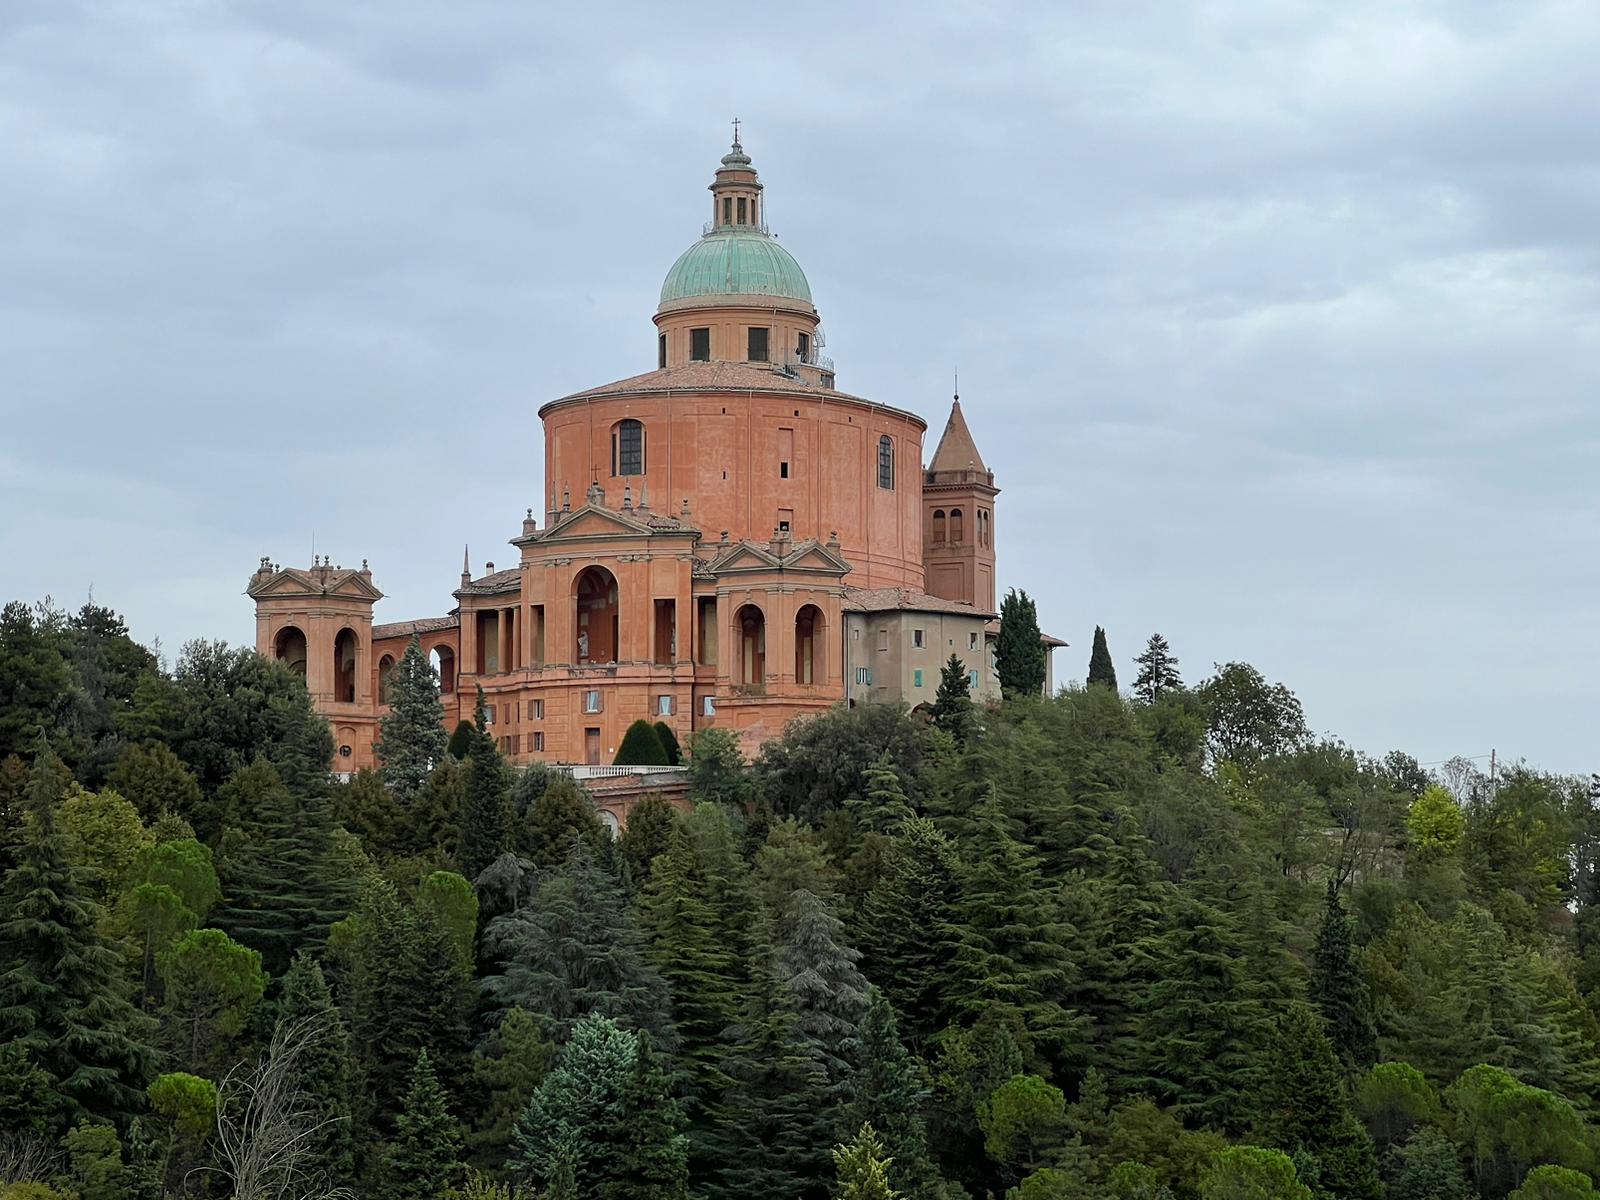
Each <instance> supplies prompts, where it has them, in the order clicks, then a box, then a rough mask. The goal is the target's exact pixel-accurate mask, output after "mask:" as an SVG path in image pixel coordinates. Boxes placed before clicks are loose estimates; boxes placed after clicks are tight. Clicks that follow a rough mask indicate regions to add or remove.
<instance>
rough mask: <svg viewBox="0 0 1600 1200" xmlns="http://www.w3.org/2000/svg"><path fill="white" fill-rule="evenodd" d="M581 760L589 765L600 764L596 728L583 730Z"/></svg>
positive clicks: (598, 733)
mask: <svg viewBox="0 0 1600 1200" xmlns="http://www.w3.org/2000/svg"><path fill="white" fill-rule="evenodd" d="M583 761H584V762H586V763H588V764H589V766H591V767H598V766H599V765H600V731H599V730H598V729H585V730H584V731H583Z"/></svg>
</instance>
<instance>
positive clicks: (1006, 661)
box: [994, 589, 1049, 698]
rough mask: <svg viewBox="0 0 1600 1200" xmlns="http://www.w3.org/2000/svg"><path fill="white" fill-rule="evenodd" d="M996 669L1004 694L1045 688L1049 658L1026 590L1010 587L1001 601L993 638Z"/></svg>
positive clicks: (1031, 693) (1023, 693)
mask: <svg viewBox="0 0 1600 1200" xmlns="http://www.w3.org/2000/svg"><path fill="white" fill-rule="evenodd" d="M994 656H995V670H996V671H997V672H998V673H999V675H1000V692H1001V694H1002V695H1004V696H1006V697H1007V698H1011V697H1024V696H1037V695H1039V694H1040V693H1042V692H1043V691H1044V681H1045V673H1046V671H1045V669H1046V666H1047V664H1048V661H1049V660H1048V658H1047V657H1046V652H1045V648H1044V642H1043V640H1042V635H1041V634H1040V632H1039V614H1038V610H1037V609H1036V608H1035V607H1034V603H1033V601H1032V600H1031V599H1029V597H1028V593H1027V592H1019V591H1017V590H1015V589H1012V590H1010V591H1008V592H1006V597H1005V599H1004V600H1002V601H1001V602H1000V633H999V635H998V636H997V637H996V638H995V646H994Z"/></svg>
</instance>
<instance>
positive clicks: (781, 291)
mask: <svg viewBox="0 0 1600 1200" xmlns="http://www.w3.org/2000/svg"><path fill="white" fill-rule="evenodd" d="M740 203H743V201H740ZM701 296H775V297H780V298H782V299H785V300H803V301H805V303H807V304H810V303H811V287H810V285H808V284H807V283H806V275H805V272H804V271H802V270H801V269H800V264H799V263H797V262H795V260H794V256H793V255H791V254H790V253H789V252H788V251H787V250H785V249H784V248H783V247H782V246H780V245H778V243H777V241H776V239H774V238H772V237H770V236H768V235H767V234H764V233H761V232H760V231H759V230H757V229H755V228H753V227H743V228H741V227H739V226H727V225H724V226H721V227H719V228H718V229H716V230H714V231H713V232H711V233H708V234H706V235H705V237H703V238H701V239H700V240H699V241H698V242H696V243H695V244H694V245H692V246H690V247H689V248H688V249H687V250H685V251H684V252H683V254H682V255H681V256H679V258H678V261H677V262H675V263H673V264H672V270H670V271H668V272H667V281H666V282H665V283H663V284H662V285H661V303H662V304H663V305H666V304H674V303H676V302H678V301H680V300H693V299H696V298H698V297H701Z"/></svg>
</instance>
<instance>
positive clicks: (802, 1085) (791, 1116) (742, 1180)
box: [703, 985, 839, 1200]
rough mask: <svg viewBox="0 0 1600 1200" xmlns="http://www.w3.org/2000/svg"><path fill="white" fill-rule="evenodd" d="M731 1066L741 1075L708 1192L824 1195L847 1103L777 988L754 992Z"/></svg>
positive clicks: (732, 1199) (729, 1096) (739, 1196)
mask: <svg viewBox="0 0 1600 1200" xmlns="http://www.w3.org/2000/svg"><path fill="white" fill-rule="evenodd" d="M769 987H770V985H769ZM728 1070H729V1074H730V1075H731V1076H732V1077H733V1080H734V1083H733V1086H732V1087H731V1088H730V1089H729V1090H728V1092H727V1093H726V1095H725V1096H724V1098H723V1102H722V1104H721V1105H720V1106H719V1109H718V1134H719V1153H718V1154H717V1156H716V1158H717V1162H718V1164H719V1165H720V1167H721V1169H720V1171H718V1172H717V1173H716V1174H715V1175H714V1176H712V1177H710V1178H708V1179H706V1180H704V1181H703V1186H704V1190H705V1192H706V1194H707V1195H708V1196H709V1197H710V1198H711V1200H744V1198H745V1197H750V1196H784V1197H794V1198H797V1200H823V1197H825V1196H826V1195H827V1179H828V1175H829V1172H828V1157H829V1156H828V1146H830V1145H831V1144H832V1142H833V1139H832V1138H830V1136H829V1131H830V1129H831V1128H832V1127H833V1126H834V1125H835V1123H836V1121H837V1118H838V1116H839V1110H838V1108H837V1106H836V1105H834V1104H832V1103H830V1099H829V1087H828V1075H827V1072H826V1070H824V1069H823V1066H822V1063H821V1061H820V1060H819V1056H818V1054H817V1049H816V1045H815V1043H814V1042H812V1041H811V1039H809V1038H807V1037H805V1036H803V1035H802V1034H801V1033H800V1031H799V1029H798V1028H797V1027H796V1021H795V1017H794V1014H793V1013H791V1012H788V1011H786V1010H785V1009H784V1008H783V1007H782V1006H781V1005H780V1004H779V1003H778V1000H777V997H776V996H775V995H774V994H773V993H772V992H771V991H770V990H769V991H766V992H764V993H760V994H758V995H757V996H756V997H755V998H754V999H752V1001H751V1003H750V1006H749V1009H748V1010H747V1012H746V1014H745V1016H744V1019H743V1021H742V1022H741V1025H740V1036H739V1039H738V1043H737V1045H736V1047H735V1049H734V1052H733V1054H732V1056H731V1058H730V1059H729V1064H728Z"/></svg>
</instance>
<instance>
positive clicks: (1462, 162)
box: [0, 0, 1600, 772]
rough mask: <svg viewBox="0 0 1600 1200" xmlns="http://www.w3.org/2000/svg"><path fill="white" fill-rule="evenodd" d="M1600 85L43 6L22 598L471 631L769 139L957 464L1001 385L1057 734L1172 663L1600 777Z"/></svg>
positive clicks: (853, 323) (7, 423)
mask: <svg viewBox="0 0 1600 1200" xmlns="http://www.w3.org/2000/svg"><path fill="white" fill-rule="evenodd" d="M869 8H870V9H871V12H870V13H868V14H867V15H863V12H862V11H861V10H863V9H869ZM741 11H742V13H743V15H735V14H737V13H740V12H741ZM1597 62H1600V5H1597V4H1595V3H1593V2H1592V0H1575V2H1572V3H1544V2H1541V0H1518V2H1517V3H1493V4H1489V3H1483V4H1478V3H1470V2H1467V0H1456V2H1454V3H1409V4H1408V3H1398V2H1396V0H1380V2H1373V3H1367V2H1363V0H1353V2H1347V3H1344V4H1340V5H1329V4H1325V3H1291V2H1287V0H1241V2H1238V3H1229V2H1217V3H1195V4H1183V3H1178V2H1176V0H1159V2H1150V3H1138V2H1130V0H1106V2H1105V3H1085V2H1080V3H1070V4H1064V3H1041V4H1037V5H1023V4H1015V5H1010V4H976V3H974V4H956V3H941V4H920V3H919V4H910V3H906V4H903V5H900V6H890V5H872V6H866V5H857V4H843V5H833V4H827V3H821V4H812V5H808V6H798V7H796V6H789V7H770V6H769V7H766V8H762V7H760V6H757V7H755V8H749V7H748V6H746V8H745V9H743V10H739V9H737V8H733V9H730V8H728V7H727V6H725V5H724V6H711V7H709V8H696V7H690V6H682V5H665V4H659V3H649V4H639V5H625V4H616V3H612V4H606V5H583V4H579V5H556V4H527V3H509V2H500V3H475V2H468V0H450V2H449V3H446V2H444V0H428V2H422V0H370V2H368V3H350V2H340V3H330V2H329V0H261V2H260V3H253V4H243V3H233V4H229V3H222V2H219V0H186V2H185V0H170V2H165V3H154V2H150V3H116V2H114V0H97V2H94V3H72V2H69V0H5V3H4V4H0V418H3V420H0V500H3V502H4V519H3V521H0V593H3V594H4V597H5V598H10V597H20V598H25V599H36V598H38V597H41V596H43V595H45V594H46V593H48V594H50V595H53V596H54V597H55V598H56V600H57V601H58V602H60V603H63V604H67V605H70V606H76V605H77V604H79V603H81V602H82V601H83V599H84V598H85V597H86V596H87V594H88V593H89V591H90V589H91V587H92V588H93V592H94V597H95V599H96V600H97V601H99V602H100V603H103V604H108V605H111V606H113V607H115V608H117V609H119V610H121V611H122V612H123V613H125V614H126V616H127V618H128V620H129V622H130V623H131V625H132V628H133V632H134V634H135V635H136V636H137V637H139V638H140V639H141V640H144V641H147V642H148V641H153V640H155V639H158V638H159V639H160V642H161V644H162V646H163V648H164V650H165V651H166V652H167V653H168V654H169V655H170V654H171V653H174V652H175V651H176V650H177V648H178V647H179V646H180V645H181V644H182V642H184V641H185V640H187V639H189V638H191V637H196V636H205V637H217V638H225V639H227V640H229V641H233V642H241V641H242V642H246V643H248V642H250V641H251V640H252V639H253V636H254V628H253V619H252V610H251V606H250V603H249V601H248V600H247V599H246V598H245V597H244V596H243V594H242V593H243V590H244V585H245V582H246V579H247V577H248V576H249V574H250V571H251V570H252V569H253V567H254V566H255V564H256V562H257V560H258V559H259V558H260V557H261V556H262V555H264V554H266V555H271V556H272V557H273V558H275V559H276V560H279V561H282V562H285V563H297V564H305V563H309V561H310V559H311V554H312V545H313V538H314V539H315V546H316V550H317V552H318V553H322V552H327V553H330V554H331V555H332V556H333V558H334V560H335V561H337V562H341V563H344V564H345V565H354V564H356V563H358V562H359V561H360V559H361V558H362V557H366V558H368V559H370V560H371V564H372V569H373V571H374V574H375V579H376V582H377V583H378V584H379V586H380V587H382V588H383V590H384V591H385V592H387V593H388V596H389V598H388V599H387V600H385V601H384V602H383V603H382V604H381V605H380V606H379V609H378V616H379V619H380V620H400V619H404V618H409V617H416V616H429V615H436V614H439V613H443V612H446V611H448V609H449V608H450V606H451V604H452V600H451V596H450V592H451V590H452V588H453V587H454V586H455V584H456V580H457V576H458V574H459V571H460V563H461V550H462V544H463V543H464V542H470V543H471V546H472V558H473V562H474V566H475V568H476V569H481V567H482V564H483V563H484V561H485V560H488V559H493V560H495V561H497V562H499V563H500V565H502V566H504V565H507V564H509V563H510V562H512V561H513V559H514V551H513V550H512V548H511V547H509V546H507V545H506V544H505V543H506V540H507V539H508V538H510V537H512V536H514V535H515V534H516V533H517V532H518V522H519V520H520V518H521V515H522V511H523V509H524V508H526V507H528V506H530V505H531V506H533V507H534V508H535V509H536V510H538V509H540V508H541V507H542V505H541V503H540V497H541V495H542V491H543V489H542V480H541V465H542V461H543V458H542V454H543V449H542V443H541V437H540V429H539V422H538V419H537V417H536V415H535V413H536V410H537V409H538V407H539V406H540V405H541V404H543V403H544V402H545V401H547V400H550V399H552V398H554V397H556V396H559V395H562V394H564V393H566V392H569V391H573V390H576V389H579V388H583V387H588V386H591V385H594V384H598V383H602V382H605V381H607V380H611V379H616V378H620V377H623V376H627V375H631V374H634V373H636V372H639V371H643V370H648V369H650V368H651V367H653V366H654V359H655V337H654V329H653V327H652V326H651V324H650V316H651V313H652V312H653V311H654V307H655V303H656V297H657V292H658V289H659V287H660V283H661V279H662V277H663V275H664V274H665V272H666V270H667V268H668V267H669V266H670V265H671V264H672V261H673V259H674V258H675V257H676V256H677V255H678V254H679V252H680V251H682V250H683V249H684V248H685V247H686V246H687V245H688V244H690V243H691V242H692V241H693V240H694V239H695V238H696V237H697V236H698V234H699V231H700V225H701V222H702V221H703V220H704V219H705V217H706V203H707V202H706V191H705V187H706V184H707V183H709V182H710V177H711V171H712V170H713V168H714V167H715V165H716V163H717V159H718V158H719V156H720V155H721V154H722V153H723V152H724V151H725V150H726V148H727V142H728V133H729V130H728V120H729V119H730V118H732V117H734V116H738V117H740V118H742V119H743V121H744V144H745V146H746V148H747V149H748V150H749V152H750V153H751V155H752V157H753V158H754V160H755V164H756V166H757V168H758V169H759V170H760V172H761V175H762V179H763V182H765V184H766V185H767V196H768V200H769V209H768V215H769V218H770V221H771V224H772V227H773V229H774V231H775V232H777V233H778V234H779V235H780V237H781V238H782V240H783V243H784V245H786V246H788V247H789V249H790V250H791V251H792V252H793V253H794V254H795V255H796V256H797V258H798V259H799V261H800V263H801V264H802V266H803V267H804V268H805V271H806V273H807V275H808V277H809V279H810V281H811V286H812V291H813V293H814V295H815V297H816V300H817V303H818V306H819V307H820V309H821V311H822V314H823V319H824V321H825V323H826V326H827V331H828V340H829V347H828V348H829V352H830V353H831V354H832V355H833V357H834V359H835V360H836V362H837V364H838V371H839V385H840V386H841V387H842V388H844V389H845V390H847V391H851V392H855V393H857V394H859V395H864V396H868V397H872V398H874V399H878V400H882V401H885V402H887V403H889V404H893V405H897V406H901V407H905V408H910V409H913V410H915V411H917V412H919V413H921V414H923V415H924V416H925V417H926V418H927V419H928V421H929V424H930V426H931V427H932V428H931V429H930V437H929V441H928V444H927V447H926V451H925V452H926V453H927V454H931V453H932V448H933V445H934V442H935V441H936V439H937V434H938V431H939V429H940V428H941V427H942V422H943V419H944V415H945V412H946V410H947V406H948V402H949V396H950V390H951V374H952V371H953V370H955V369H957V368H959V370H960V376H961V393H962V404H963V408H964V409H965V410H966V412H967V414H968V420H969V423H970V424H971V426H972V430H973V433H974V435H975V436H976V438H977V440H978V444H979V446H980V448H981V449H982V452H983V453H984V455H985V457H986V458H987V459H988V462H989V465H990V466H991V467H993V469H994V471H995V473H996V477H997V482H998V483H999V484H1000V486H1001V487H1002V489H1003V493H1002V495H1001V497H1000V500H999V503H998V507H997V513H996V535H997V544H998V549H999V555H1000V582H1001V585H1002V586H1003V587H1004V586H1016V587H1023V588H1026V589H1027V590H1028V591H1029V592H1031V593H1033V594H1034V595H1035V596H1036V597H1037V598H1038V600H1039V605H1040V615H1041V619H1042V623H1043V624H1044V625H1045V627H1046V628H1047V629H1048V630H1049V631H1050V632H1052V633H1055V634H1057V635H1059V636H1061V637H1064V638H1066V639H1067V640H1068V641H1069V642H1071V643H1072V645H1071V647H1070V648H1069V649H1066V650H1063V651H1058V652H1057V656H1056V672H1057V678H1058V680H1060V679H1072V678H1081V677H1082V675H1083V673H1084V670H1085V666H1086V663H1087V659H1088V651H1089V642H1090V635H1091V633H1092V631H1093V628H1094V626H1095V625H1096V624H1097V623H1099V624H1103V625H1105V626H1106V628H1107V630H1108V632H1109V636H1110V642H1111V649H1112V653H1113V655H1114V656H1115V658H1116V662H1117V669H1118V672H1119V674H1120V675H1121V677H1122V679H1123V682H1124V685H1126V684H1127V683H1130V682H1131V681H1132V677H1133V673H1134V667H1133V664H1132V658H1133V656H1134V655H1135V654H1136V653H1138V651H1139V649H1140V648H1141V645H1142V643H1143V642H1144V640H1145V638H1146V637H1148V635H1149V634H1150V633H1151V632H1152V631H1155V630H1159V631H1161V632H1162V633H1164V634H1165V635H1166V636H1167V637H1168V639H1169V640H1170V641H1171V643H1172V645H1173V648H1174V650H1175V651H1176V653H1177V654H1178V655H1179V657H1180V659H1181V660H1182V666H1183V670H1184V674H1185V677H1186V678H1188V679H1190V680H1194V679H1196V678H1199V677H1201V676H1203V675H1204V674H1206V673H1208V672H1209V670H1210V669H1211V666H1212V664H1213V663H1215V662H1225V661H1229V660H1234V659H1240V660H1245V661H1248V662H1251V663H1254V664H1256V665H1257V666H1258V667H1259V668H1260V669H1261V670H1262V671H1263V672H1265V673H1266V675H1267V676H1268V677H1269V678H1271V679H1275V680H1282V681H1284V682H1286V683H1287V684H1289V686H1290V687H1292V688H1293V689H1294V690H1295V691H1296V692H1297V693H1298V694H1299V696H1300V697H1301V699H1302V700H1303V702H1304V704H1305V708H1306V712H1307V715H1308V717H1309V719H1310V721H1311V724H1312V726H1313V727H1314V728H1315V729H1316V730H1318V731H1319V732H1327V733H1331V734H1336V735H1339V736H1341V737H1343V738H1344V739H1345V740H1347V741H1348V742H1350V743H1351V744H1352V745H1354V746H1356V747H1358V748H1360V749H1363V750H1367V751H1371V752H1374V753H1382V752H1383V751H1385V750H1388V749H1391V748H1396V747H1399V748H1403V749H1405V750H1407V751H1409V752H1410V753H1413V754H1415V755H1416V756H1417V757H1418V758H1419V759H1421V760H1423V761H1425V762H1428V761H1434V760H1440V759H1444V758H1446V757H1449V756H1451V755H1455V754H1464V755H1476V754H1487V753H1488V751H1489V750H1490V748H1491V747H1493V748H1495V749H1497V750H1498V751H1499V753H1500V754H1501V756H1502V758H1509V759H1515V758H1518V757H1525V758H1527V759H1528V760H1529V761H1530V762H1533V763H1535V764H1538V765H1541V766H1544V767H1547V768H1550V769H1554V770H1562V771H1580V770H1581V771H1585V772H1587V771H1593V770H1600V747H1597V745H1596V734H1597V732H1600V702H1597V699H1596V697H1597V694H1600V685H1597V681H1600V613H1597V604H1596V597H1597V596H1600V479H1597V476H1600V470H1597V468H1600V406H1597V394H1600V393H1597V386H1596V385H1597V376H1600V232H1597V231H1600V69H1597V67H1596V63H1597Z"/></svg>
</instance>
